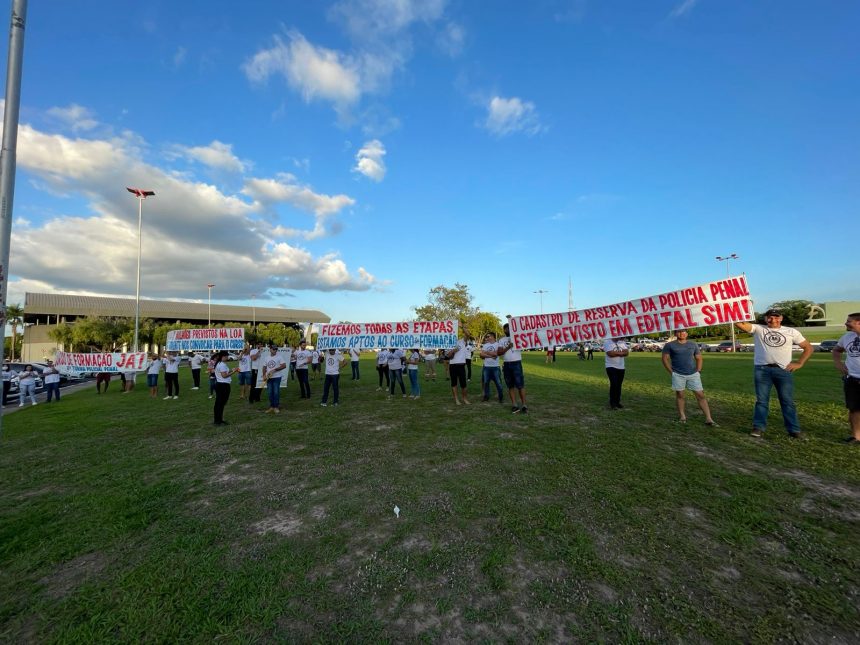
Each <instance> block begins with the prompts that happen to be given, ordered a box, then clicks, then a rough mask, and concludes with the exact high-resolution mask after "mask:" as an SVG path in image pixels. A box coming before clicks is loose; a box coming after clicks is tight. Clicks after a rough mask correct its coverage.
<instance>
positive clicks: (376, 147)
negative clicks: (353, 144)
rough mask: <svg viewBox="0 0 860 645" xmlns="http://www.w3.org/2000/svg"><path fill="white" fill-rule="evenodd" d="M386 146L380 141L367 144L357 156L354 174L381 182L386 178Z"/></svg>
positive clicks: (375, 140) (376, 140)
mask: <svg viewBox="0 0 860 645" xmlns="http://www.w3.org/2000/svg"><path fill="white" fill-rule="evenodd" d="M385 154H386V153H385V146H384V145H382V142H381V141H380V140H379V139H372V140H370V141H368V142H366V143H365V144H364V145H363V146H362V147H361V150H359V151H358V153H357V154H356V155H355V161H356V164H355V167H354V168H353V169H352V170H353V172H359V173H361V174H362V175H364V176H365V177H369V178H370V179H372V180H373V181H376V182H380V181H382V180H383V179H384V178H385V173H386V171H387V169H386V167H385V160H384V159H383V157H385Z"/></svg>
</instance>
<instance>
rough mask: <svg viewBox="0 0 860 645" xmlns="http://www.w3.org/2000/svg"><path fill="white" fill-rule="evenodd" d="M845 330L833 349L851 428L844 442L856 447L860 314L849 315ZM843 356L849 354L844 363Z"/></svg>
mask: <svg viewBox="0 0 860 645" xmlns="http://www.w3.org/2000/svg"><path fill="white" fill-rule="evenodd" d="M845 329H846V330H848V331H847V332H846V333H845V334H843V336H842V338H840V339H839V340H838V341H837V342H836V347H834V348H833V365H834V367H836V369H837V371H838V372H839V373H840V374H841V375H842V382H843V390H844V392H845V407H846V408H848V425H849V427H850V428H851V436H849V437H846V438H845V439H843V440H842V441H843V442H844V443H848V444H853V445H855V446H856V445H857V444H860V312H858V313H853V314H848V318H847V319H846V320H845ZM842 354H847V356H846V357H845V361H844V362H843V360H842Z"/></svg>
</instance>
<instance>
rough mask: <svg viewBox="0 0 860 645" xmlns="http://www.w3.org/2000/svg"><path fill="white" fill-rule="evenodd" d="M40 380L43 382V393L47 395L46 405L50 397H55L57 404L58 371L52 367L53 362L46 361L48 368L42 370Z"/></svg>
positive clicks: (58, 395) (58, 398)
mask: <svg viewBox="0 0 860 645" xmlns="http://www.w3.org/2000/svg"><path fill="white" fill-rule="evenodd" d="M42 378H43V379H44V382H45V392H47V394H48V398H47V403H50V402H51V398H52V395H53V396H56V398H57V403H59V402H60V371H59V370H58V369H57V368H56V367H54V361H48V366H47V367H46V368H45V369H43V370H42Z"/></svg>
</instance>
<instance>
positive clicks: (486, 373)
mask: <svg viewBox="0 0 860 645" xmlns="http://www.w3.org/2000/svg"><path fill="white" fill-rule="evenodd" d="M479 356H480V357H481V358H482V359H483V360H484V367H483V368H482V369H481V383H483V384H484V398H483V399H482V400H483V401H489V400H490V382H491V381H492V382H493V383H495V384H496V393H497V394H498V395H499V403H502V402H503V401H504V397H503V396H502V377H501V375H500V374H499V345H498V343H496V335H495V334H494V333H493V332H489V333H487V334H486V335H485V336H484V344H483V345H481V351H480V352H479Z"/></svg>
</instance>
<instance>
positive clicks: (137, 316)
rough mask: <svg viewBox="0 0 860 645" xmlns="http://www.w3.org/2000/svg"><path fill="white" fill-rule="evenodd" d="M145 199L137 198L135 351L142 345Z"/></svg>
mask: <svg viewBox="0 0 860 645" xmlns="http://www.w3.org/2000/svg"><path fill="white" fill-rule="evenodd" d="M142 233H143V197H138V198H137V290H136V291H135V294H134V351H135V352H136V351H138V350H139V346H140V343H139V342H138V339H139V338H140V252H141V249H142V248H143V235H142Z"/></svg>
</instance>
